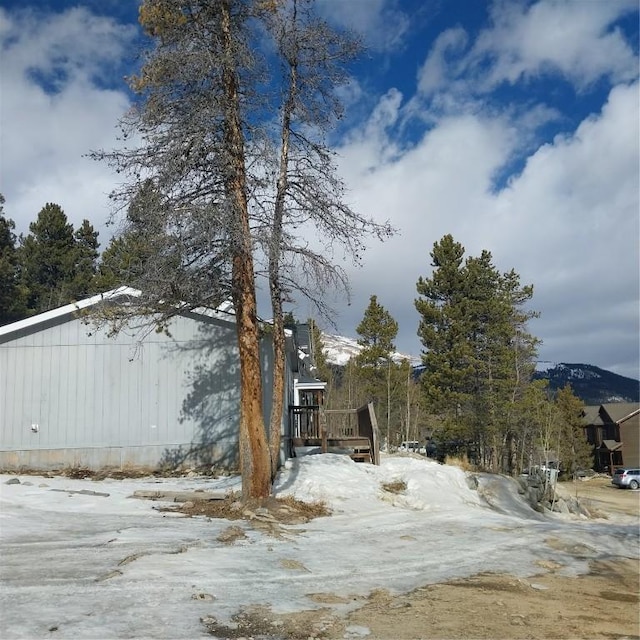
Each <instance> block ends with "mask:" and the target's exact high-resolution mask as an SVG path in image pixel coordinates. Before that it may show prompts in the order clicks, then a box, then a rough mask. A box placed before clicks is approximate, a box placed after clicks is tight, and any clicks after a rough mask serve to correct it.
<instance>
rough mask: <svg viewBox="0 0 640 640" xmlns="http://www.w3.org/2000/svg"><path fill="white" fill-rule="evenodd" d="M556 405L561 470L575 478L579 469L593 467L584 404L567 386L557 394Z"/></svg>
mask: <svg viewBox="0 0 640 640" xmlns="http://www.w3.org/2000/svg"><path fill="white" fill-rule="evenodd" d="M555 404H556V408H557V411H558V427H559V428H558V438H557V442H558V445H559V446H558V454H559V456H560V468H561V469H562V471H563V472H564V473H565V474H566V475H568V476H573V475H574V474H575V473H576V471H578V470H579V469H590V468H591V467H592V466H593V456H592V450H591V445H590V444H589V443H588V441H587V438H586V435H585V432H584V424H583V421H582V416H583V415H584V403H583V402H582V400H580V398H578V397H577V396H575V395H574V393H573V390H572V389H571V385H566V386H565V387H563V388H562V389H560V390H559V391H558V392H557V394H556V400H555Z"/></svg>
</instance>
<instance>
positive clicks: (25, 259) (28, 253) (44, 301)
mask: <svg viewBox="0 0 640 640" xmlns="http://www.w3.org/2000/svg"><path fill="white" fill-rule="evenodd" d="M75 248H76V242H75V238H74V232H73V225H72V224H71V223H69V221H68V220H67V216H66V215H65V213H64V211H63V210H62V208H61V207H60V206H59V205H57V204H54V203H47V204H46V205H45V206H44V207H43V208H42V209H41V210H40V212H39V213H38V218H37V219H36V221H35V222H32V223H31V224H30V225H29V234H28V235H27V236H26V237H25V238H22V239H21V246H20V249H19V260H20V278H21V284H22V285H23V286H24V287H25V289H26V290H27V292H28V293H27V307H28V310H29V313H42V312H43V311H48V310H49V309H53V308H55V307H59V306H61V305H63V304H66V303H68V302H70V301H71V298H70V293H69V289H70V288H71V287H72V282H73V280H74V276H75V258H76V251H75Z"/></svg>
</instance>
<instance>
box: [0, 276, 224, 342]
mask: <svg viewBox="0 0 640 640" xmlns="http://www.w3.org/2000/svg"><path fill="white" fill-rule="evenodd" d="M141 295H142V292H141V291H139V290H138V289H134V288H133V287H128V286H122V287H118V288H117V289H111V290H110V291H105V292H104V293H98V294H96V295H94V296H91V297H90V298H84V299H83V300H78V301H77V302H71V303H70V304H66V305H64V306H62V307H58V308H57V309H51V310H49V311H45V312H43V313H39V314H37V315H35V316H31V317H29V318H25V319H23V320H18V321H16V322H12V323H10V324H6V325H4V326H2V327H0V342H6V338H7V337H8V336H11V335H13V334H14V333H19V332H24V331H25V330H29V329H32V330H34V331H35V330H37V327H38V326H39V325H45V324H50V323H52V322H53V323H54V324H55V321H56V320H58V321H59V322H64V319H65V317H66V316H68V317H69V318H72V317H73V316H74V314H76V313H78V312H79V311H82V310H83V309H88V308H90V307H93V306H95V305H97V304H99V303H101V302H105V301H109V300H117V299H118V298H122V297H125V296H130V297H135V298H139V297H140V296H141ZM178 313H184V314H193V315H196V316H200V317H202V318H215V319H217V320H220V321H222V322H229V323H234V322H235V311H234V310H233V303H232V302H231V301H226V302H223V303H222V304H221V305H220V306H219V307H217V308H216V309H209V308H206V307H196V308H194V309H184V310H179V311H178Z"/></svg>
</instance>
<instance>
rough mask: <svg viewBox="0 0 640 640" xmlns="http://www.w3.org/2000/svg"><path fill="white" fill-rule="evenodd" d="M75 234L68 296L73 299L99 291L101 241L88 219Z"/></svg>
mask: <svg viewBox="0 0 640 640" xmlns="http://www.w3.org/2000/svg"><path fill="white" fill-rule="evenodd" d="M73 236H74V240H75V247H74V265H73V268H74V273H73V280H72V281H71V284H70V285H69V287H68V296H69V298H70V299H71V300H79V299H80V298H84V297H86V296H87V295H91V294H93V293H96V291H97V283H96V275H97V273H98V265H97V263H98V255H99V253H98V247H99V246H100V243H99V242H98V232H97V231H95V230H94V228H93V226H92V225H91V223H90V222H89V221H88V220H83V221H82V224H81V225H80V227H79V228H78V229H77V230H76V232H75V233H74V234H73Z"/></svg>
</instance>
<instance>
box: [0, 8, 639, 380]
mask: <svg viewBox="0 0 640 640" xmlns="http://www.w3.org/2000/svg"><path fill="white" fill-rule="evenodd" d="M318 8H319V11H321V12H322V13H323V15H325V16H326V17H327V19H329V20H332V21H334V22H336V23H338V24H339V25H341V26H347V27H351V28H353V29H355V30H357V31H358V32H360V33H361V35H362V37H363V39H364V42H365V43H366V45H367V51H366V54H365V55H364V56H363V58H362V59H361V60H360V61H359V62H358V63H357V64H355V65H354V66H353V68H352V74H353V77H352V80H351V82H350V84H349V86H348V87H347V88H346V89H345V90H344V91H343V97H344V100H345V103H346V107H347V109H346V114H347V115H346V118H345V122H344V123H343V125H342V126H341V128H340V131H339V132H336V133H335V135H334V136H333V138H332V143H333V145H334V148H335V150H336V151H337V153H338V156H337V158H338V168H339V173H340V176H341V177H342V179H343V180H344V181H345V184H346V186H347V189H348V190H347V196H346V197H347V201H348V203H349V204H350V205H351V206H352V207H353V208H354V209H356V210H357V211H358V212H360V213H362V214H364V215H367V216H370V217H372V218H374V219H376V220H378V221H381V222H382V221H385V220H387V219H388V220H389V221H390V222H391V223H392V224H393V226H394V227H396V229H397V230H398V233H397V234H396V235H395V236H394V237H393V238H392V239H390V240H388V241H386V242H384V243H377V242H372V243H370V245H369V247H368V249H367V251H366V252H365V254H364V256H363V260H362V264H361V266H360V268H357V269H356V268H351V267H349V266H347V268H348V269H349V276H350V281H351V287H352V298H351V300H350V303H347V301H344V300H339V301H337V302H336V304H335V305H334V306H335V308H336V311H337V314H336V317H335V320H336V327H332V326H330V325H327V326H326V327H325V328H326V330H327V331H330V332H332V333H339V334H341V335H345V336H350V337H354V336H355V335H356V331H355V328H356V326H357V325H358V323H359V322H360V320H361V319H362V316H363V314H364V310H365V308H366V306H367V304H368V302H369V298H370V296H371V295H376V296H377V298H378V303H380V304H382V305H383V306H384V307H385V308H386V309H387V310H388V311H389V312H390V313H391V315H392V316H393V317H394V318H395V319H396V321H397V322H398V324H399V333H398V337H397V340H396V346H397V348H398V350H399V351H402V352H405V353H409V354H414V355H419V353H420V349H421V345H420V343H419V340H418V338H417V335H416V332H417V326H418V320H419V318H418V315H417V312H416V311H415V308H414V300H415V298H416V295H417V294H416V286H415V285H416V282H417V280H418V278H419V277H421V276H422V277H428V276H429V275H430V273H431V258H430V255H429V254H430V251H431V250H432V248H433V244H434V243H435V242H437V241H438V240H440V239H441V238H442V237H443V236H444V235H445V234H449V233H450V234H452V235H453V237H454V239H455V240H456V241H458V242H460V243H461V244H462V245H463V246H464V247H465V249H466V254H467V255H468V256H477V255H479V254H480V252H481V251H482V250H484V249H487V250H489V251H490V252H491V253H492V255H493V259H494V263H495V265H496V266H497V267H498V268H499V269H500V270H501V271H508V270H510V269H515V271H516V272H518V273H519V274H520V276H521V281H522V283H523V284H533V285H534V297H533V300H532V303H531V308H532V309H534V310H536V311H538V312H539V313H540V317H539V318H538V319H536V320H534V321H532V323H531V325H530V330H531V332H532V333H533V334H534V335H536V336H538V337H539V338H540V339H542V341H543V343H542V345H541V347H540V349H539V359H540V360H542V361H548V362H551V363H557V362H568V363H587V364H592V365H596V366H600V367H602V368H605V369H609V370H611V371H614V372H616V373H619V374H622V375H626V376H630V377H633V378H638V377H640V370H639V351H640V348H639V335H640V326H639V316H640V314H639V308H640V295H639V293H640V291H639V289H640V284H639V244H640V240H639V239H640V229H639V220H640V213H639V212H640V204H639V192H640V187H639V176H640V168H639V156H640V151H639V145H640V142H639V141H640V133H639V124H638V123H639V120H640V118H639V115H640V108H639V92H638V70H639V66H638V3H637V0H566V1H560V0H540V1H538V2H530V1H519V0H496V1H494V2H491V1H486V2H485V1H477V2H469V1H468V0H446V1H445V0H348V1H347V0H318ZM136 15H137V2H136V0H86V1H84V2H82V1H75V2H74V1H67V0H38V1H36V0H31V1H30V0H19V1H18V0H4V1H3V3H2V7H0V41H1V43H2V44H1V47H2V56H1V57H0V72H1V73H0V118H1V125H2V127H1V131H0V143H1V150H0V192H2V193H3V194H4V196H5V198H6V203H5V214H6V215H7V216H8V217H10V218H12V219H13V220H14V221H15V222H16V225H17V230H18V231H20V232H26V231H27V230H28V225H29V223H30V222H32V221H33V220H35V218H36V216H37V213H38V211H39V210H40V209H41V208H42V206H43V205H44V204H45V203H46V202H55V203H57V204H59V205H60V206H61V207H62V208H63V209H64V211H65V213H66V214H67V216H68V217H69V219H70V220H71V221H72V222H74V224H76V225H77V224H79V223H80V222H81V221H82V219H83V218H88V219H89V220H90V221H91V222H92V223H93V225H94V226H95V228H96V229H97V230H98V231H99V232H100V239H101V241H102V245H103V247H104V246H105V245H106V244H107V242H108V238H109V237H110V235H111V233H112V231H113V228H112V227H109V226H107V224H106V223H107V220H108V217H109V212H110V203H109V200H108V197H107V194H108V193H109V192H110V191H111V190H112V189H113V188H114V186H116V185H117V183H118V182H117V177H116V176H115V175H114V174H113V173H112V172H111V171H110V169H109V168H108V167H107V166H106V165H101V164H98V163H95V162H93V161H91V160H89V159H88V158H87V157H86V155H85V154H87V153H88V152H89V151H90V150H92V149H99V148H105V149H109V148H113V146H114V145H115V144H116V135H117V128H116V125H117V121H118V119H119V118H120V117H121V116H122V115H123V114H124V112H125V111H126V110H127V108H128V106H129V104H130V100H131V96H130V95H129V94H128V93H127V89H126V86H125V83H124V80H123V78H124V76H126V75H127V73H130V72H131V70H132V69H133V68H135V65H136V64H137V55H138V51H139V43H140V38H139V31H138V27H137V23H136ZM308 312H309V309H307V308H300V309H297V310H296V315H297V316H298V317H302V318H305V317H306V315H307V314H308ZM265 317H268V315H265Z"/></svg>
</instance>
